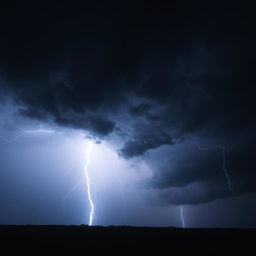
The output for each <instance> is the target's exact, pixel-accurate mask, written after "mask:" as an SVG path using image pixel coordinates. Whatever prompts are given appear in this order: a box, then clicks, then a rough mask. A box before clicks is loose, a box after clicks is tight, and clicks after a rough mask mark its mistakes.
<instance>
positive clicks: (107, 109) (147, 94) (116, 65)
mask: <svg viewBox="0 0 256 256" xmlns="http://www.w3.org/2000/svg"><path fill="white" fill-rule="evenodd" d="M81 2H82V3H81ZM81 2H76V1H60V2H58V1H55V2H51V3H47V2H46V1H42V2H40V1H37V2H35V3H29V4H26V3H23V2H22V3H21V2H18V3H17V4H11V5H10V6H2V7H1V10H0V35H1V40H0V81H1V83H0V104H1V113H0V114H1V133H2V134H3V135H1V136H4V135H5V134H7V133H8V134H9V136H15V135H16V134H17V131H19V130H20V129H21V128H22V129H24V128H28V127H31V126H33V127H34V125H35V124H38V125H42V124H43V125H46V126H47V127H54V129H58V130H59V131H65V132H63V133H62V135H61V136H60V135H59V137H58V138H59V141H62V142H61V143H63V140H65V136H70V135H69V133H70V132H76V131H77V132H84V133H86V134H87V135H88V136H89V137H90V138H93V139H94V140H96V141H98V143H99V142H101V143H103V142H108V143H109V145H112V150H113V151H114V152H116V153H117V154H118V156H119V158H118V159H119V160H116V161H123V162H125V163H126V164H127V165H129V166H130V167H129V168H130V169H131V170H130V169H129V170H128V169H127V170H126V171H127V172H132V171H134V172H139V171H138V169H139V167H140V166H143V167H141V168H144V169H145V168H146V169H147V168H148V169H149V170H150V172H151V175H146V178H145V177H144V176H143V175H142V176H143V177H142V176H141V179H140V180H137V181H136V182H134V186H135V187H136V193H135V192H134V191H135V190H134V191H133V192H131V191H130V192H129V193H128V192H127V193H128V194H129V197H130V199H129V200H130V201H131V206H130V210H129V216H128V219H129V220H128V222H126V223H125V222H124V221H122V220H121V219H120V220H118V221H116V219H118V214H117V212H118V211H119V209H116V210H115V207H112V209H108V208H111V207H110V206H109V205H111V206H112V203H109V202H108V200H110V201H111V200H112V199H111V198H105V199H104V200H103V199H102V200H103V201H105V206H104V207H105V212H107V213H105V217H101V218H102V220H101V222H100V224H104V225H108V224H112V223H114V224H127V223H128V224H134V225H170V224H172V225H175V223H177V224H176V225H180V224H179V223H178V221H179V220H178V221H177V220H174V219H175V218H178V217H177V214H179V212H178V213H177V211H178V209H179V206H183V208H184V214H185V215H186V221H187V225H188V226H194V227H205V226H232V227H243V226H246V227H255V226H256V220H255V219H254V216H255V213H256V207H255V205H256V204H255V199H256V197H255V192H256V186H255V184H256V172H255V165H254V159H255V153H254V152H255V143H256V135H255V128H256V122H255V121H256V118H255V109H256V103H255V93H256V89H255V88H256V87H255V82H256V81H255V80H256V79H255V72H254V70H255V57H256V51H255V44H256V36H255V20H254V19H255V18H254V16H255V13H254V9H253V8H252V7H251V6H248V5H245V4H244V5H235V4H234V3H232V4H230V3H228V4H225V1H223V3H222V4H220V5H218V6H210V4H209V3H208V5H209V6H206V4H202V3H198V4H196V3H195V2H194V1H189V3H188V2H185V1H177V2H175V1H173V2H172V3H170V1H166V2H169V3H162V2H161V1H150V2H148V3H145V2H143V1H136V2H133V1H120V3H119V4H117V3H114V2H112V1H88V2H87V1H81ZM12 109H15V111H12ZM10 134H11V135H10ZM63 134H64V135H63ZM51 136H52V135H51ZM72 136H73V135H72ZM28 137H29V136H25V138H21V141H19V142H17V143H18V144H16V145H15V146H13V145H11V146H10V145H9V146H8V147H6V145H5V144H4V142H2V144H1V145H0V152H1V158H2V160H1V161H3V163H4V164H2V165H1V176H2V178H1V181H0V183H1V184H2V183H3V184H2V185H1V198H2V199H1V201H0V203H1V204H2V206H1V209H2V213H0V223H14V224H15V223H18V224H19V223H41V224H46V223H63V222H64V223H65V224H70V223H81V222H83V220H82V217H81V216H80V215H79V214H78V215H76V212H79V211H80V212H81V211H83V210H82V208H81V205H83V204H84V202H82V203H81V204H80V203H77V205H80V206H79V207H80V208H79V207H78V206H77V207H74V208H73V211H72V213H71V212H70V214H71V215H72V217H70V216H71V215H70V216H69V217H68V216H66V217H65V218H64V219H63V217H60V216H59V215H60V212H61V211H60V210H57V208H58V207H57V206H56V205H55V203H56V202H55V201H54V199H53V198H55V197H56V198H57V197H58V196H59V195H57V194H58V193H59V194H61V193H64V192H63V191H64V190H65V189H64V187H62V188H61V189H59V190H58V189H56V188H54V187H55V186H56V187H58V186H59V185H58V184H60V183H59V182H60V181H59V179H62V175H64V174H65V168H66V167H65V168H64V167H63V166H62V165H61V164H60V163H59V162H58V161H57V160H56V159H61V158H63V159H64V158H65V161H67V160H66V159H67V158H68V152H69V151H68V150H67V151H66V154H67V156H65V157H61V156H60V155H61V154H62V153H63V152H62V153H61V151H60V152H59V151H58V150H57V149H56V147H59V146H60V144H61V143H60V144H58V142H57V141H58V138H57V137H55V138H54V139H50V138H48V137H47V136H45V135H43V136H41V137H40V138H37V139H36V138H34V137H33V138H30V139H29V138H28ZM61 145H62V144H61ZM65 145H66V146H65ZM99 145H100V144H99ZM63 147H64V148H65V147H68V145H67V144H65V143H64V144H63ZM35 148H36V149H35ZM53 148H55V149H56V150H55V151H54V149H53ZM34 150H38V151H36V152H38V158H37V157H36V158H33V159H31V152H35V151H34ZM49 150H53V151H54V152H55V153H52V154H49ZM46 151H47V152H48V153H47V154H44V152H46ZM26 152H27V153H26ZM70 152H71V151H70ZM70 152H69V153H70ZM54 154H56V155H54ZM99 154H100V153H99ZM28 158H29V160H28ZM80 158H81V157H80ZM99 158H100V157H99ZM13 159H14V160H13ZM31 160H33V161H34V162H35V163H34V164H35V165H37V166H40V168H39V167H36V169H37V170H36V173H37V174H35V172H33V170H34V168H32V166H31V165H30V167H29V168H31V172H30V171H28V167H26V165H27V164H28V162H30V163H31ZM56 161H57V162H56ZM65 161H64V160H63V162H65ZM10 162H12V163H10ZM42 162H43V163H47V166H46V165H45V166H44V164H42ZM96 162H97V161H96ZM15 163H16V164H15ZM64 165H65V164H64ZM17 166H19V168H21V170H19V173H16V171H17ZM145 166H146V167H145ZM92 168H93V167H92ZM99 168H101V167H99ZM109 168H110V169H111V167H109ZM120 168H121V167H120ZM23 169H24V176H23V174H22V170H23ZM51 169H54V170H55V172H54V175H56V177H55V176H54V178H52V180H53V181H52V183H51V184H50V185H49V181H48V179H50V178H49V177H50V176H51V172H50V170H51ZM78 169H79V168H78ZM94 169H97V168H96V167H94ZM121 169H122V168H121ZM14 170H16V171H14ZM25 170H27V171H25ZM56 170H57V171H56ZM34 171H35V170H34ZM12 172H13V174H11V173H12ZM95 172H96V171H95ZM120 172H122V170H120ZM122 173H123V172H122ZM38 175H39V176H40V177H41V178H39V180H40V182H39V181H38ZM65 175H66V174H65ZM74 175H75V174H74ZM76 175H77V174H76ZM122 175H123V174H122ZM125 175H126V174H125ZM125 175H124V176H122V177H123V178H124V179H126V178H127V177H126V176H125ZM127 175H130V173H129V174H127ZM22 176H23V178H17V177H22ZM71 176H72V175H71ZM78 176H79V175H78ZM99 176H101V175H100V174H99ZM99 176H98V177H99ZM13 177H16V178H15V179H14V178H13ZM43 177H45V178H43ZM47 177H48V178H47ZM65 177H66V178H65V179H68V178H67V176H65ZM74 177H75V176H72V179H74V181H75V180H76V179H75V178H74ZM102 177H104V175H103V176H102ZM44 179H45V181H46V180H47V183H46V184H43V180H44ZM104 179H105V178H104ZM104 179H103V180H104ZM106 179H107V180H109V179H108V178H106ZM25 181H26V182H25ZM54 181H55V182H56V183H54ZM22 182H25V184H26V185H24V183H22ZM32 183H33V184H34V185H33V186H32V185H31V184H32ZM37 183H38V186H39V187H40V188H41V190H42V191H41V190H40V191H41V192H40V193H39V192H38V191H37V192H38V193H39V194H40V195H41V196H42V194H43V191H44V190H46V191H47V193H46V194H44V198H43V199H42V200H39V199H38V197H36V196H34V197H32V198H31V195H32V194H34V195H35V188H38V186H37ZM21 184H23V185H24V186H25V187H27V186H29V187H30V188H29V190H26V191H27V192H26V193H25V192H24V187H23V186H21ZM29 184H30V185H29ZM102 184H103V183H102ZM49 186H50V187H49ZM65 186H68V185H67V184H66V185H65ZM102 186H103V185H102ZM19 190H20V191H21V192H22V191H23V192H22V193H23V194H22V196H23V198H22V199H21V198H20V197H21V194H20V193H21V192H19ZM62 190H63V191H62ZM10 191H12V192H10ZM13 191H16V192H15V193H14V192H13ZM113 193H114V192H113ZM133 193H134V194H133ZM144 194H145V196H143V195H144ZM137 197H139V198H140V199H138V198H137ZM79 198H80V197H79ZM143 198H144V199H143ZM56 200H57V199H56ZM74 200H76V199H75V198H74ZM113 200H115V199H114V198H113ZM113 200H112V201H111V202H113ZM118 200H119V199H118ZM140 200H142V201H143V202H144V204H145V207H144V208H143V207H142V204H141V203H140V202H141V201H140ZM28 202H30V203H28ZM31 202H33V203H31ZM107 202H108V203H107ZM26 205H28V206H26ZM103 205H104V203H103ZM72 207H73V206H72ZM104 207H103V208H104ZM35 208H36V209H38V210H37V211H35ZM117 208H118V207H117ZM24 209H27V210H24ZM28 209H29V210H28ZM42 209H43V211H42ZM47 209H48V211H47ZM107 209H108V210H107ZM168 209H169V210H168ZM170 209H172V210H170ZM168 211H171V213H168ZM175 211H176V212H175ZM20 212H24V216H23V217H20ZM39 212H40V214H41V215H40V214H39ZM42 212H44V213H45V214H43V213H42ZM103 212H104V210H103ZM159 212H161V214H160V213H159ZM107 214H109V216H107ZM103 215H104V214H103ZM202 215H203V216H204V218H202ZM35 216H37V217H35ZM38 216H40V217H38ZM145 216H147V217H146V219H145ZM99 218H100V217H99ZM104 218H105V219H104ZM175 221H176V222H175ZM173 223H174V224H173Z"/></svg>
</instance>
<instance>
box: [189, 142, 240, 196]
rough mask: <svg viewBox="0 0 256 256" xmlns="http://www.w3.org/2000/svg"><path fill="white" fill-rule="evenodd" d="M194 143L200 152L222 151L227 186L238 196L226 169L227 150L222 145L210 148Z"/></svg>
mask: <svg viewBox="0 0 256 256" xmlns="http://www.w3.org/2000/svg"><path fill="white" fill-rule="evenodd" d="M192 142H193V143H194V144H195V145H196V146H197V148H198V149H199V150H203V151H207V150H213V149H220V150H221V152H222V170H223V172H224V175H225V179H226V182H227V186H228V189H229V191H230V192H231V193H232V194H234V195H236V192H235V190H234V189H233V187H232V185H231V181H230V177H229V174H228V171H227V168H226V148H225V147H224V146H223V145H221V144H217V145H213V146H209V147H201V146H200V145H198V144H197V143H196V142H194V141H192Z"/></svg>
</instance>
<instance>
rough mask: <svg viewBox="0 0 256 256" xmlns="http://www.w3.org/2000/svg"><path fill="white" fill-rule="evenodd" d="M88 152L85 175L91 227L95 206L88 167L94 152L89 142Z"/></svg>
mask: <svg viewBox="0 0 256 256" xmlns="http://www.w3.org/2000/svg"><path fill="white" fill-rule="evenodd" d="M87 144H88V145H87V151H86V159H85V166H84V173H85V180H86V185H87V195H88V200H89V203H90V207H91V209H90V216H89V226H91V225H92V223H93V217H94V204H93V199H92V194H91V184H92V182H91V179H90V177H89V173H88V167H89V164H90V156H91V151H92V142H91V141H88V143H87Z"/></svg>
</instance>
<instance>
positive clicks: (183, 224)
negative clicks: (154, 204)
mask: <svg viewBox="0 0 256 256" xmlns="http://www.w3.org/2000/svg"><path fill="white" fill-rule="evenodd" d="M179 208H180V219H181V223H182V227H183V228H185V227H186V225H185V220H184V215H183V207H182V206H180V207H179Z"/></svg>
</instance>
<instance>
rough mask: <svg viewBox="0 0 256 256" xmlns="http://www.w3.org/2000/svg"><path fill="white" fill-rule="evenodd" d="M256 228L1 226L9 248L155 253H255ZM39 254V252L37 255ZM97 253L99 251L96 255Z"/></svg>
mask: <svg viewBox="0 0 256 256" xmlns="http://www.w3.org/2000/svg"><path fill="white" fill-rule="evenodd" d="M255 238H256V229H181V228H171V227H169V228H150V227H129V226H117V227H116V226H110V227H101V226H95V227H88V226H85V225H81V226H0V245H1V248H2V249H7V250H8V251H12V250H18V251H19V252H29V251H32V252H34V253H36V254H37V253H39V252H42V251H45V250H46V251H48V250H49V252H52V251H53V250H57V251H58V252H62V251H63V252H68V251H69V252H72V253H75V252H76V251H77V252H78V251H84V253H85V254H86V255H88V253H89V252H90V253H91V252H92V253H98V252H102V253H104V254H111V253H118V254H119V255H123V254H126V253H129V254H132V253H137V252H138V253H153V254H154V255H162V254H163V255H173V253H175V255H177V253H178V254H179V255H181V254H182V255H188V254H189V255H191V254H192V253H193V255H194V254H195V255H199V254H200V255H209V254H213V255H231V254H233V253H237V252H239V253H246V255H248V254H249V253H250V254H251V255H255V251H256V250H255V249H254V247H256V246H255V243H256V242H255V241H256V240H255ZM36 254H35V255H36ZM94 255H95V254H94Z"/></svg>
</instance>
